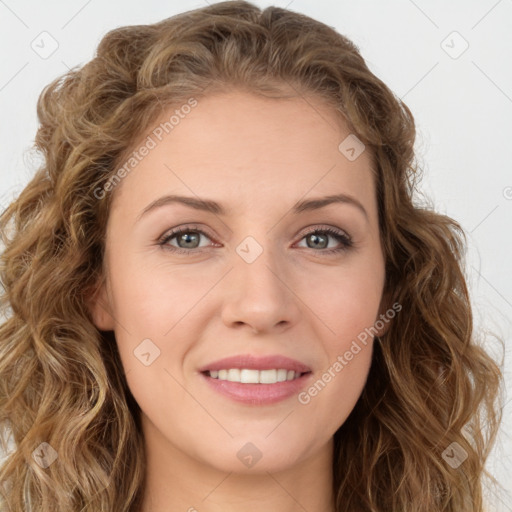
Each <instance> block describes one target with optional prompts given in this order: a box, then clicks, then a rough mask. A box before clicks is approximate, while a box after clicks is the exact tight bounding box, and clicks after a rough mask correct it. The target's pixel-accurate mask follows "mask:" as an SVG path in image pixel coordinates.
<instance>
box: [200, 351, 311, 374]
mask: <svg viewBox="0 0 512 512" xmlns="http://www.w3.org/2000/svg"><path fill="white" fill-rule="evenodd" d="M230 368H240V369H242V368H248V369H251V370H272V369H274V368H275V369H276V370H278V369H280V368H282V369H285V370H293V371H294V372H297V373H306V372H310V371H311V368H309V366H306V365H305V364H303V363H301V362H300V361H296V360H295V359H290V358H289V357H286V356H280V355H276V356H263V357H255V356H251V355H250V354H240V355H237V356H233V357H226V358H224V359H219V360H218V361H215V362H213V363H209V364H207V365H205V366H203V367H202V368H199V371H200V372H206V371H211V370H229V369H230Z"/></svg>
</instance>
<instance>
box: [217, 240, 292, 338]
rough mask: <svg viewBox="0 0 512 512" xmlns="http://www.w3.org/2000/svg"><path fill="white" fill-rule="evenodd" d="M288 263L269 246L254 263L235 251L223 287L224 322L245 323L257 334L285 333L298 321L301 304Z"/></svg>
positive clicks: (231, 324) (227, 324)
mask: <svg viewBox="0 0 512 512" xmlns="http://www.w3.org/2000/svg"><path fill="white" fill-rule="evenodd" d="M285 266H286V265H285V262H284V261H283V260H282V259H280V261H277V258H274V257H273V255H272V252H271V251H270V250H268V249H265V248H264V249H263V252H262V253H261V254H260V255H259V256H258V257H257V258H256V259H255V260H254V261H252V262H251V263H249V262H248V261H247V260H245V259H244V258H242V257H240V256H239V255H238V254H237V253H235V254H234V255H233V269H232V270H231V272H230V273H229V277H228V279H227V280H226V283H225V285H224V290H223V296H224V300H223V308H222V320H223V322H224V324H225V325H226V326H228V327H231V328H233V327H235V328H238V329H241V328H243V327H244V326H245V327H246V328H248V329H252V330H253V331H254V332H256V333H271V332H276V331H279V332H282V331H283V330H286V329H288V328H290V327H291V326H292V325H294V324H296V323H297V322H298V321H299V319H300V317H301V308H300V304H301V303H300V300H299V298H298V297H297V296H296V295H295V293H294V292H293V288H294V286H293V278H292V276H291V273H290V272H289V271H286V268H285Z"/></svg>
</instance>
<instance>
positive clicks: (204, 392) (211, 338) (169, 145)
mask: <svg viewBox="0 0 512 512" xmlns="http://www.w3.org/2000/svg"><path fill="white" fill-rule="evenodd" d="M172 111H173V109H171V110H170V111H169V112H170V113H172ZM170 113H166V115H164V116H162V119H159V120H157V122H156V123H155V126H156V125H158V124H159V123H160V122H161V121H162V120H165V119H168V118H169V116H170ZM149 133H150V132H148V133H146V134H145V135H144V137H143V138H142V139H141V140H143V139H145V137H147V135H148V134H149ZM349 134H350V131H349V130H348V128H347V127H346V125H344V124H343V122H342V121H341V120H340V119H339V118H338V117H335V114H334V112H333V111H331V110H330V109H329V107H328V106H326V105H324V104H323V103H322V101H321V100H319V99H314V98H308V100H307V101H305V99H304V98H300V97H295V98H293V99H270V98H262V97H260V96H256V95H252V94H250V93H246V92H239V91H236V92H235V91H231V92H228V93H219V94H215V95H210V96H208V97H206V98H203V99H201V100H200V101H199V104H198V106H197V107H196V108H194V109H193V110H192V111H191V113H190V114H188V115H187V116H186V117H185V118H184V119H183V120H181V121H180V124H179V125H178V126H176V127H175V128H174V129H173V131H172V132H171V133H170V134H168V135H167V136H165V137H164V138H163V140H162V141H161V142H159V143H158V145H157V146H156V147H155V148H154V149H152V150H151V151H150V152H149V154H148V155H147V156H146V157H145V158H144V159H143V160H142V161H141V162H140V163H139V164H138V165H137V167H136V168H135V169H134V170H133V171H132V172H131V173H129V174H128V175H127V176H126V177H125V178H124V179H123V181H122V183H121V184H119V185H118V186H117V188H116V189H115V191H114V197H113V203H112V210H111V214H110V217H109V220H108V225H107V237H106V253H105V264H106V281H105V284H104V285H103V286H102V287H101V288H100V290H99V292H98V294H97V296H96V297H95V300H94V303H93V304H92V314H93V318H94V322H95V324H96V326H97V327H98V328H99V329H100V330H113V331H115V335H116V339H117V344H118V347H119V352H120V355H121V359H122V363H123V367H124V369H125V372H126V378H127V381H128V385H129V387H130V390H131V392H132V394H133V396H134V397H135V399H136V400H137V402H138V404H139V405H140V407H141V409H142V425H143V432H144V438H145V443H146V449H147V490H146V493H145V501H144V506H143V512H150V511H151V512H164V511H165V512H168V511H169V510H182V511H187V510H188V511H190V512H191V511H193V510H197V511H208V512H220V511H223V512H230V511H234V510H240V509H241V508H243V510H245V511H249V512H257V511H268V510H273V511H282V512H288V511H289V512H291V511H296V510H297V509H298V508H300V507H304V509H306V510H316V511H325V512H329V511H332V510H334V507H333V496H332V491H331V485H332V470H331V466H332V451H333V444H332V439H333V434H334V433H335V431H336V430H337V429H338V428H339V427H340V425H342V424H343V422H344V421H345V419H346V418H347V416H348V415H349V413H350V412H351V410H352V409H353V407H354V405H355V403H356V401H357V399H358V397H359V396H360V394H361V392H362V389H363V387H364V384H365V381H366V378H367V375H368V370H369V366H370V361H371V351H372V348H371V347H372V342H371V341H370V343H368V345H367V346H366V347H364V346H363V349H362V350H361V351H360V352H359V353H358V354H357V355H355V356H354V358H353V359H352V360H351V361H350V362H349V364H347V365H346V366H345V367H344V368H343V370H342V371H340V372H338V373H336V376H335V377H334V378H332V379H331V381H330V382H329V383H328V384H327V385H326V386H325V387H324V388H323V389H322V390H321V391H320V392H318V394H317V395H316V396H314V397H312V398H311V400H310V402H309V403H307V404H306V405H303V404H301V403H299V401H298V399H297V396H293V397H291V398H289V399H286V400H284V401H282V402H279V403H276V404H271V405H251V404H241V403H238V402H234V401H232V400H230V399H229V398H226V397H225V396H223V395H220V394H218V393H217V392H215V391H213V390H211V389H210V387H209V386H207V385H206V383H205V382H204V380H203V379H202V378H201V375H200V374H199V373H198V368H199V367H201V366H203V365H205V364H207V363H210V362H212V361H215V360H217V359H221V358H224V357H227V356H232V355H236V354H240V353H249V354H253V355H268V354H272V355H273V354H282V355H285V356H288V357H291V358H294V359H298V360H299V361H301V362H303V363H305V364H307V365H308V366H309V367H310V368H311V369H312V375H310V380H309V384H312V383H314V382H315V381H317V380H318V379H319V378H320V376H321V375H322V374H323V372H325V371H326V370H327V369H328V368H329V367H332V365H333V363H334V362H335V361H336V360H337V357H338V356H340V355H343V354H344V353H345V352H346V351H347V350H348V349H349V348H350V346H351V343H352V342H353V340H355V339H356V337H357V336H358V335H359V334H360V333H361V332H362V331H363V330H364V329H365V328H368V327H370V326H373V324H374V323H375V321H376V320H377V319H378V318H379V315H380V314H381V313H383V312H384V311H385V309H384V308H383V307H382V303H381V302H382V292H383V287H384V279H385V270H384V256H383V252H382V247H381V244H380V239H379V227H378V214H377V201H376V192H375V185H374V178H373V174H372V172H371V169H370V167H371V156H370V154H369V151H364V152H363V153H362V154H361V155H360V156H359V157H358V158H357V159H356V160H354V161H349V160H348V159H347V158H346V157H345V156H344V155H343V154H342V153H341V152H340V151H339V150H338V145H339V144H340V142H341V141H343V140H344V139H345V137H347V136H348V135H349ZM134 149H136V148H134ZM337 193H342V194H347V195H350V196H352V197H353V198H355V199H356V200H357V201H359V202H360V203H361V205H362V206H363V208H364V210H365V211H366V215H365V214H364V213H363V212H362V211H361V210H360V209H359V208H357V207H355V206H354V205H352V204H349V203H335V204H330V205H328V206H325V207H323V208H321V209H318V210H311V211H303V212H301V213H298V214H293V213H292V212H291V209H292V207H293V205H294V204H295V203H296V202H298V201H299V200H303V199H312V198H319V197H323V196H327V195H332V194H337ZM167 194H179V195H186V196H189V197H195V198H197V197H201V198H208V199H213V200H215V201H217V202H219V203H220V204H221V205H223V206H224V207H225V208H226V209H227V210H228V212H227V214H226V215H216V214H214V213H211V212H206V211H199V210H195V209H193V208H190V207H187V206H185V205H183V204H177V203H172V204H167V205H165V206H162V207H160V208H155V209H153V210H151V211H149V212H147V213H146V214H145V215H142V217H140V216H141V213H142V212H143V211H144V209H145V208H146V207H147V206H148V205H150V204H151V203H152V202H153V201H155V200H156V199H158V198H160V197H162V196H164V195H167ZM139 217H140V218H139ZM191 223H192V224H193V225H194V226H192V227H193V228H196V229H200V230H203V231H205V233H206V235H201V236H200V238H199V239H197V238H196V239H194V240H196V245H195V246H194V245H193V242H192V245H191V243H190V242H189V245H187V244H183V242H182V243H181V248H183V247H185V249H184V250H185V251H187V250H188V251H189V252H191V255H185V254H177V253H173V252H172V251H171V250H169V249H167V250H166V249H165V247H162V246H159V245H158V240H159V239H160V238H161V237H163V236H164V235H165V234H166V233H168V232H169V231H170V230H171V229H172V228H174V227H177V226H183V225H188V224H191ZM326 227H331V228H334V229H337V230H338V231H341V232H342V233H345V234H348V235H349V236H350V237H351V239H352V241H353V246H352V247H350V248H348V249H346V250H345V251H340V252H339V253H336V254H330V255H329V254H326V252H325V251H326V248H325V247H326V245H327V243H328V246H327V249H330V248H336V247H343V243H342V242H340V241H338V240H337V239H336V238H334V237H332V236H331V235H329V237H328V238H324V237H325V236H326V235H325V234H322V232H321V230H322V228H326ZM308 228H318V230H319V231H320V233H318V232H317V235H318V236H320V237H321V240H320V244H324V245H320V247H318V246H315V244H314V240H311V239H312V238H314V236H313V237H311V236H306V234H307V233H306V232H307V229H308ZM192 231H193V229H192ZM192 236H194V232H193V233H192ZM247 236H251V237H253V238H254V239H255V240H256V241H257V243H258V244H259V246H260V247H261V248H262V249H263V252H262V253H261V254H260V255H259V257H257V258H256V260H255V261H254V262H252V263H248V262H247V261H245V260H244V259H243V258H242V257H241V256H240V255H239V254H238V253H237V251H236V248H237V247H238V246H239V244H240V243H241V242H242V241H243V240H244V239H245V238H246V237H247ZM179 243H180V241H179V239H178V237H175V238H174V239H172V240H170V241H168V242H167V247H169V246H171V247H174V248H178V247H180V245H179ZM197 246H200V248H199V249H197V248H191V247H197ZM187 247H188V248H187ZM249 250H250V251H254V247H252V248H250V249H249ZM194 251H195V252H194ZM381 333H382V332H381ZM381 333H379V334H381ZM148 338H149V339H151V340H152V343H154V345H155V346H157V347H158V349H159V350H160V355H159V357H157V358H156V359H155V360H154V361H153V362H152V363H151V364H150V365H149V366H146V365H144V364H142V363H141V361H140V360H139V359H138V358H137V357H136V356H135V355H134V350H135V349H136V348H137V346H138V345H139V344H140V343H141V342H142V340H144V339H148ZM248 442H251V443H252V444H253V445H255V446H256V447H257V449H258V450H259V452H260V453H261V459H260V460H259V461H258V462H257V463H256V464H255V465H254V466H252V467H250V468H249V467H246V465H244V464H243V463H242V462H241V461H240V459H239V458H238V457H237V452H238V451H239V450H240V449H241V448H242V447H243V446H244V445H246V443H248Z"/></svg>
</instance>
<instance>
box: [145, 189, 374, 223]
mask: <svg viewBox="0 0 512 512" xmlns="http://www.w3.org/2000/svg"><path fill="white" fill-rule="evenodd" d="M175 203H178V204H183V205H185V206H188V207H190V208H194V209H195V210H202V211H206V212H210V213H214V214H215V215H227V214H228V213H230V211H228V210H226V209H225V208H224V207H223V206H221V205H220V204H219V203H217V202H216V201H213V200H211V199H200V198H195V197H190V196H179V195H167V196H163V197H160V198H159V199H156V200H155V201H153V202H152V203H150V204H149V205H148V206H146V208H144V210H143V211H142V213H141V214H140V215H139V217H138V218H137V221H138V220H140V219H141V218H142V217H143V216H144V215H146V214H147V213H149V212H150V211H152V210H155V209H157V208H161V207H162V206H166V205H169V204H175ZM335 203H339V204H348V205H352V206H355V207H356V208H357V209H359V210H360V211H361V212H362V213H363V214H364V216H365V217H366V219H368V213H367V212H366V210H365V208H364V206H363V205H362V204H361V203H360V202H359V201H358V200H357V199H356V198H355V197H352V196H350V195H347V194H334V195H330V196H325V197H319V198H316V199H307V200H303V201H299V202H297V203H296V204H295V205H294V206H293V208H292V209H291V211H292V213H294V214H298V213H302V212H305V211H312V210H319V209H320V208H324V207H325V206H328V205H330V204H335Z"/></svg>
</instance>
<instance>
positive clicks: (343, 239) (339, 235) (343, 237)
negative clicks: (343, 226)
mask: <svg viewBox="0 0 512 512" xmlns="http://www.w3.org/2000/svg"><path fill="white" fill-rule="evenodd" d="M184 233H198V234H201V235H204V236H206V237H207V238H210V239H211V237H210V236H209V235H208V234H207V233H205V232H204V231H202V230H201V229H196V228H194V227H192V226H183V227H180V228H176V229H174V230H172V231H170V232H168V233H166V234H165V235H164V236H163V237H162V238H161V239H160V240H159V241H158V245H159V246H160V247H162V249H164V250H168V251H172V252H173V253H176V254H186V255H187V256H192V255H194V254H197V253H198V252H200V251H201V250H202V249H198V248H196V249H183V248H181V247H174V246H171V245H169V242H170V241H171V240H172V239H173V238H175V237H176V236H179V235H182V234H184ZM316 233H322V234H327V235H331V236H332V237H333V238H335V239H336V240H337V241H338V242H340V243H341V244H342V245H341V247H337V248H335V249H321V250H320V251H315V249H312V248H308V249H311V250H313V251H314V252H321V253H322V254H327V255H331V254H332V255H334V254H338V253H341V252H343V251H347V250H348V249H350V248H352V247H353V246H354V243H353V241H352V239H351V238H350V236H348V235H347V234H345V233H343V232H342V231H338V230H336V229H333V228H329V227H326V228H318V227H317V228H315V229H311V230H309V231H307V232H306V233H304V234H303V235H302V238H301V239H300V240H303V239H304V238H306V237H307V236H308V235H311V234H316Z"/></svg>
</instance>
